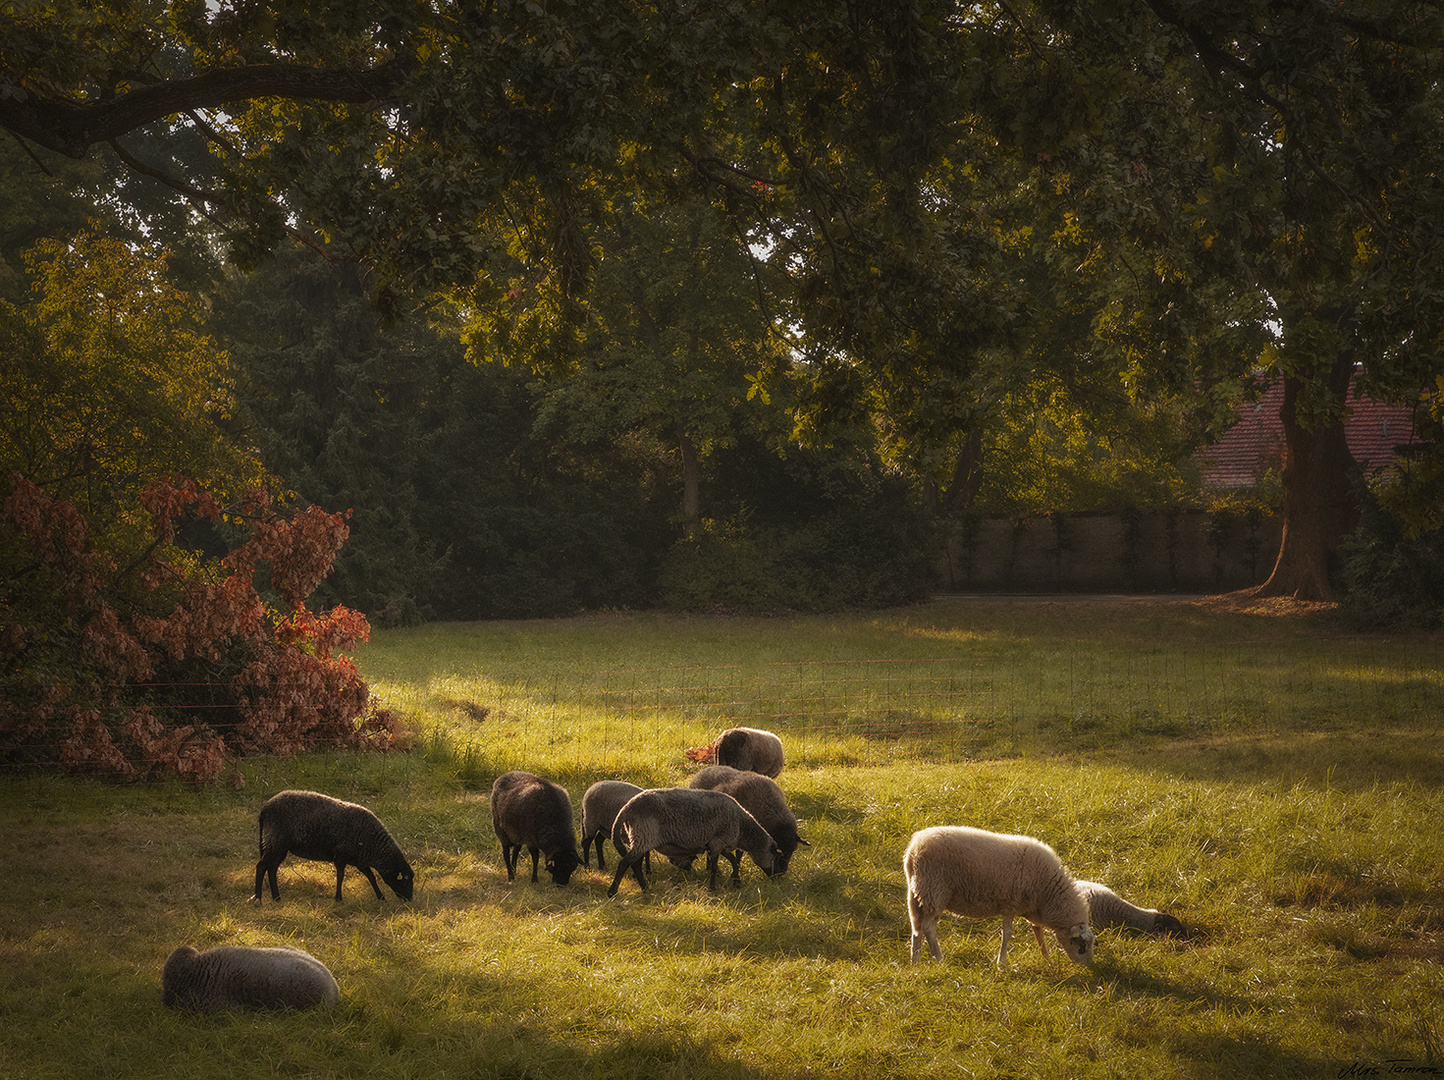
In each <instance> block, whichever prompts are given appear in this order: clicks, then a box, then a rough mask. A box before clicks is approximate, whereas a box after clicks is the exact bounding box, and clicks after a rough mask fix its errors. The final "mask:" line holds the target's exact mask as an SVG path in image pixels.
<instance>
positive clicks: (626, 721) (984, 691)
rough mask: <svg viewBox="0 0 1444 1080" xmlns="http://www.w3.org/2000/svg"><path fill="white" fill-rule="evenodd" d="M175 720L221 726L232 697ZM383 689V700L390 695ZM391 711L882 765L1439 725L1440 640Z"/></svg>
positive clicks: (583, 672)
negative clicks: (736, 738) (1010, 750)
mask: <svg viewBox="0 0 1444 1080" xmlns="http://www.w3.org/2000/svg"><path fill="white" fill-rule="evenodd" d="M189 689H190V690H191V691H192V692H193V693H192V697H193V700H195V702H196V704H195V705H194V706H193V707H191V708H189V709H188V710H186V711H185V712H184V714H183V715H178V716H177V717H175V718H174V719H176V720H177V722H180V723H188V724H204V723H207V722H209V723H211V724H212V725H213V726H220V725H224V724H225V723H227V722H229V721H228V716H229V715H230V714H229V713H228V712H227V707H226V706H225V705H223V704H219V703H218V704H214V705H209V704H206V702H205V700H204V699H205V695H204V692H203V691H204V688H199V689H197V688H195V687H191V688H189ZM383 699H384V698H383ZM386 703H387V704H388V705H396V706H399V707H400V708H401V710H402V712H403V713H404V714H405V715H406V718H407V722H408V723H410V724H412V725H413V726H414V727H416V728H418V729H420V732H421V736H422V738H421V743H422V751H423V756H424V754H425V753H426V752H427V751H428V750H435V751H437V752H440V753H445V754H448V755H452V756H460V757H462V758H469V759H470V760H472V762H473V764H474V771H476V772H477V773H478V774H480V773H484V772H491V773H494V772H496V771H500V770H503V769H506V768H527V767H543V766H545V765H547V764H549V763H550V764H560V765H561V766H562V767H567V768H571V769H574V770H583V769H594V770H606V769H609V768H612V769H621V768H623V767H624V766H628V765H633V764H635V762H637V761H638V760H639V759H645V758H647V757H649V756H650V757H653V758H655V757H656V756H657V754H656V749H657V748H658V747H663V748H666V755H667V758H668V760H669V761H673V762H677V761H680V760H681V755H682V752H683V751H684V750H685V749H686V748H687V747H689V746H698V745H703V744H706V743H707V742H709V741H710V740H711V739H712V738H713V737H715V736H716V735H717V734H718V733H720V732H721V731H723V730H724V729H726V728H729V727H760V728H768V729H772V730H776V731H777V732H778V733H779V734H781V735H782V736H783V737H784V739H785V741H786V744H787V754H788V760H789V763H790V764H792V765H797V766H807V765H827V764H858V765H868V764H883V763H888V762H894V761H898V760H938V759H951V758H961V757H966V756H969V755H972V754H975V753H980V752H986V751H988V750H990V749H991V750H997V749H999V748H1000V747H1006V746H1008V745H1009V744H1013V745H1017V744H1019V743H1021V742H1022V741H1024V740H1029V739H1039V738H1046V737H1048V736H1049V735H1050V733H1054V732H1064V733H1067V734H1070V735H1072V736H1086V735H1087V733H1088V732H1090V731H1097V732H1098V733H1099V734H1100V737H1102V736H1103V735H1105V734H1106V735H1107V736H1108V737H1113V738H1128V737H1130V736H1133V735H1139V736H1144V735H1161V736H1179V737H1187V736H1194V735H1202V734H1209V733H1221V732H1236V731H1243V730H1248V731H1260V732H1269V731H1288V730H1296V731H1319V730H1330V729H1340V728H1348V727H1351V726H1352V727H1360V726H1366V727H1368V728H1370V729H1376V730H1377V729H1379V728H1386V727H1389V726H1401V727H1405V726H1406V727H1411V728H1417V727H1420V726H1431V725H1433V724H1434V723H1436V722H1437V721H1438V720H1439V719H1440V717H1444V638H1440V637H1438V636H1434V637H1412V638H1409V639H1403V640H1400V641H1390V640H1387V639H1380V638H1352V639H1340V640H1338V641H1335V642H1329V643H1326V644H1325V645H1324V646H1323V647H1321V646H1320V644H1319V643H1318V642H1317V641H1308V642H1304V641H1301V642H1298V643H1287V642H1285V643H1280V642H1278V641H1271V642H1255V641H1232V642H1223V643H1189V644H1186V645H1184V646H1182V647H1180V646H1178V645H1177V644H1176V643H1170V644H1167V645H1164V644H1160V645H1159V646H1158V647H1156V648H1142V649H1139V648H1133V649H1121V648H1119V649H1113V650H1098V649H1093V650H1088V651H1086V652H1085V651H1078V652H1069V651H1064V650H1058V651H1054V652H1042V651H1037V650H1028V649H1017V650H1015V651H1012V652H996V653H989V654H978V655H956V656H940V655H935V656H929V657H920V658H906V659H876V658H855V659H827V660H798V661H779V662H768V663H729V664H716V665H696V666H654V667H614V668H598V669H589V668H586V667H583V666H580V665H577V666H568V667H565V668H558V669H557V670H555V671H551V672H549V673H546V674H540V675H539V674H538V673H537V672H536V671H535V670H525V671H522V670H519V671H515V672H508V671H506V670H487V669H486V668H485V665H482V667H481V668H479V669H478V670H477V671H476V672H475V673H473V674H472V675H466V676H456V677H452V678H448V679H435V680H433V682H432V684H431V685H430V686H429V687H423V688H418V689H416V691H415V695H414V697H412V698H411V699H409V700H407V701H405V702H398V703H393V702H389V701H388V702H386ZM62 738H63V735H62V734H57V738H56V739H55V741H54V742H46V743H35V742H33V741H32V742H31V743H30V744H29V745H28V746H27V749H26V753H25V755H24V756H23V757H19V756H16V755H11V754H8V753H7V750H6V747H5V745H4V733H3V732H0V776H4V775H15V774H18V773H20V772H24V771H32V770H34V769H35V768H56V767H58V766H59V765H60V762H61V756H62V755H61V748H62Z"/></svg>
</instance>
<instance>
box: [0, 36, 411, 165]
mask: <svg viewBox="0 0 1444 1080" xmlns="http://www.w3.org/2000/svg"><path fill="white" fill-rule="evenodd" d="M414 67H415V62H414V61H413V60H412V59H411V58H410V57H398V58H397V59H395V60H391V61H389V62H387V63H385V64H382V65H381V66H380V67H376V68H369V69H347V68H337V69H331V68H312V67H306V66H304V65H301V64H251V65H248V66H246V67H242V68H232V69H228V70H224V71H209V72H206V73H205V74H204V75H194V76H191V77H189V78H184V79H174V80H171V81H168V82H162V83H156V84H153V85H150V86H142V87H139V88H137V89H135V90H131V91H128V92H127V93H124V94H120V95H117V96H116V97H112V98H105V99H97V100H95V101H87V102H83V103H77V102H74V101H68V100H63V99H45V98H39V97H35V96H33V95H30V96H26V97H24V98H17V97H13V96H12V97H6V98H3V99H0V127H4V128H7V129H8V130H10V131H12V132H14V133H15V134H16V135H19V136H20V137H22V138H24V139H28V140H30V141H31V142H33V143H35V144H36V145H38V146H43V147H45V148H46V149H48V150H54V151H55V152H57V153H60V154H65V155H67V156H69V157H74V158H79V157H84V156H85V153H86V151H87V150H89V149H90V148H91V147H92V146H95V145H96V144H97V143H107V142H110V141H111V140H112V139H115V138H118V137H119V136H121V135H124V134H125V133H127V132H129V131H134V130H135V129H136V128H139V127H144V126H145V125H146V124H149V123H153V122H154V121H156V120H162V119H164V118H165V117H167V116H174V115H176V114H178V113H185V112H188V111H191V110H195V109H214V108H221V107H224V106H227V105H233V104H235V103H237V102H244V101H254V100H257V99H262V98H279V99H283V100H289V101H327V102H343V103H350V104H359V105H366V104H372V103H375V104H380V103H382V102H384V101H386V100H388V99H390V98H391V97H393V96H394V95H395V93H396V91H397V90H398V89H399V88H400V87H401V85H402V83H403V82H404V81H405V79H406V77H407V76H408V75H409V74H410V73H411V71H412V70H413V68H414Z"/></svg>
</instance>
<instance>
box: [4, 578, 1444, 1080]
mask: <svg viewBox="0 0 1444 1080" xmlns="http://www.w3.org/2000/svg"><path fill="white" fill-rule="evenodd" d="M1441 661H1444V640H1441V639H1439V638H1438V637H1429V636H1424V635H1417V636H1382V635H1363V636H1361V635H1356V634H1352V633H1350V632H1348V631H1346V630H1344V629H1343V628H1341V627H1339V626H1338V625H1337V624H1336V623H1334V622H1333V621H1332V616H1331V615H1330V614H1329V613H1328V612H1324V611H1319V612H1313V613H1288V614H1279V613H1277V612H1275V611H1272V610H1258V611H1250V610H1239V609H1237V608H1236V607H1232V606H1229V605H1225V604H1216V603H1210V602H1198V601H1191V600H1187V599H1156V600H1155V599H1145V600H1131V601H1111V600H1103V599H1090V600H1077V601H1072V600H1059V599H1054V600H1045V599H1037V600H1027V599H1009V598H988V599H971V598H951V599H943V600H938V601H935V602H932V603H929V604H924V605H919V606H917V607H913V608H906V609H900V610H894V611H886V612H874V613H866V614H855V615H846V616H830V617H796V618H778V619H742V618H726V617H696V616H693V617H685V616H665V615H652V614H634V613H615V614H598V615H591V616H586V617H580V618H577V619H571V620H559V621H548V622H541V621H535V622H532V621H528V622H499V623H485V624H466V625H459V624H453V625H429V626H423V627H419V628H414V629H407V630H395V631H384V632H377V633H375V634H374V635H373V638H372V641H371V642H370V643H369V644H368V645H366V646H365V647H364V648H363V649H362V651H361V653H360V655H359V657H358V662H359V664H360V666H361V669H362V671H363V673H364V674H365V675H366V676H367V677H368V679H369V680H370V681H371V683H372V688H373V691H374V692H376V693H377V694H378V695H379V696H380V697H381V698H382V699H383V700H384V701H385V702H386V703H387V704H388V705H389V706H390V707H391V708H392V709H394V710H395V711H396V712H397V713H398V714H399V715H400V716H401V717H402V718H403V720H404V722H405V723H406V725H407V727H408V728H409V730H410V732H411V734H412V744H413V745H412V749H411V751H410V752H409V753H406V754H398V755H390V756H385V757H380V756H374V757H366V758H357V757H354V756H347V755H337V754H317V755H308V756H304V757H300V758H286V759H276V758H267V759H255V760H243V761H240V762H238V763H237V769H236V772H235V773H234V774H233V775H232V777H231V778H230V781H229V782H226V783H221V784H217V785H215V786H212V787H208V788H204V789H200V790H196V789H193V788H189V787H186V786H183V785H179V784H163V785H155V786H144V787H119V786H111V785H105V784H99V783H91V782H81V781H73V780H67V779H62V778H57V777H54V776H36V775H33V774H25V775H18V776H10V777H4V778H0V822H3V823H4V826H5V829H4V832H5V837H6V839H7V842H8V845H9V850H10V855H9V857H8V858H7V860H6V867H7V870H8V873H7V874H6V879H7V880H6V882H5V887H4V889H3V890H0V1076H3V1077H11V1076H14V1077H26V1078H27V1080H40V1078H50V1077H54V1078H62V1077H63V1078H67V1080H68V1078H71V1077H75V1076H84V1075H106V1076H109V1077H116V1078H128V1077H145V1078H148V1080H149V1078H153V1077H155V1076H157V1075H161V1076H171V1075H174V1076H186V1077H195V1078H202V1080H206V1078H216V1080H220V1078H222V1077H225V1078H227V1080H236V1078H244V1077H260V1076H307V1077H311V1076H315V1077H330V1076H334V1077H372V1076H374V1077H387V1078H397V1077H458V1078H461V1077H498V1078H500V1077H518V1078H519V1077H533V1078H548V1077H565V1078H569V1080H570V1078H575V1077H656V1078H663V1077H676V1078H679V1080H680V1078H687V1080H693V1078H698V1077H729V1078H752V1077H803V1076H856V1077H919V1078H922V1077H927V1078H934V1077H945V1076H946V1077H951V1076H960V1077H967V1076H979V1077H1047V1078H1058V1077H1120V1078H1122V1077H1128V1078H1135V1077H1142V1076H1146V1077H1150V1078H1199V1080H1203V1078H1209V1080H1212V1078H1216V1077H1230V1078H1240V1077H1269V1078H1273V1077H1326V1076H1327V1077H1335V1076H1341V1075H1386V1074H1388V1075H1402V1074H1403V1073H1405V1072H1412V1073H1414V1074H1416V1075H1417V1074H1419V1073H1421V1072H1433V1073H1436V1074H1437V1073H1438V1072H1440V1071H1441V1070H1444V968H1441V962H1444V830H1441V829H1440V827H1439V822H1440V821H1441V820H1444V797H1441V784H1444V755H1441V753H1440V751H1439V748H1438V744H1437V739H1438V729H1439V724H1438V719H1439V717H1440V715H1441V712H1444V663H1441ZM731 721H736V722H745V723H748V724H751V725H752V726H759V727H770V728H773V729H774V730H776V731H778V733H779V734H780V735H782V737H783V739H784V741H785V742H786V743H787V746H788V753H789V762H788V767H787V768H786V769H785V770H784V772H783V773H782V775H781V776H780V777H779V782H780V783H781V784H782V786H783V789H784V790H785V792H786V793H787V795H788V798H789V801H790V802H791V804H792V807H793V809H794V810H795V811H796V812H797V814H798V816H799V817H800V818H801V819H802V821H803V825H802V833H803V835H804V837H806V838H807V839H808V840H809V841H810V842H811V845H812V846H811V847H810V848H803V849H801V850H800V851H799V853H798V854H797V856H796V857H795V858H794V859H793V862H792V868H791V870H790V871H789V872H788V874H786V875H785V876H782V877H779V878H776V879H767V878H765V877H764V876H763V874H762V873H761V872H760V871H759V870H758V869H757V868H756V867H755V866H753V865H752V864H751V862H750V861H744V865H743V871H742V876H743V884H742V886H741V888H733V887H730V886H723V887H722V888H719V890H718V891H717V892H716V893H712V892H709V891H708V889H707V887H706V880H705V875H703V874H700V873H694V874H693V875H692V876H691V877H683V876H682V875H681V874H680V873H679V872H677V871H675V870H674V869H673V868H672V867H670V866H668V865H666V864H665V863H664V862H659V863H658V865H657V868H656V873H655V874H654V875H653V877H652V880H651V885H652V888H651V889H650V890H649V892H648V893H646V894H642V893H641V892H640V891H639V890H638V889H637V886H636V884H635V882H634V881H632V880H631V879H630V878H628V880H626V881H624V882H623V883H622V885H621V890H620V892H619V894H618V896H617V897H616V898H615V899H612V900H608V899H607V898H606V895H605V893H606V889H607V886H608V885H609V884H610V881H611V874H610V868H611V867H612V866H614V860H615V854H614V852H613V850H612V849H611V846H610V845H608V846H607V851H606V857H607V865H608V868H609V870H608V872H606V873H603V872H601V871H599V870H598V869H597V868H596V867H595V865H594V866H593V867H592V868H591V869H590V870H588V869H583V870H580V871H578V873H577V874H576V875H575V876H574V877H573V879H572V882H571V884H570V885H569V886H568V887H566V888H556V887H554V886H552V885H551V884H550V883H549V881H548V879H547V877H546V875H545V873H543V875H542V881H541V883H539V884H532V883H531V882H530V880H529V876H530V874H529V869H530V860H529V859H527V858H525V857H524V858H523V862H522V865H523V866H524V867H526V869H527V872H526V873H525V874H522V873H519V874H518V880H517V881H516V882H515V883H509V882H508V881H507V880H506V873H505V870H504V868H503V866H502V862H501V858H500V849H499V845H498V843H497V841H496V839H495V837H494V835H493V834H492V831H491V822H490V816H489V811H488V807H487V793H488V789H489V787H490V784H491V781H492V780H493V779H494V778H495V777H496V776H497V775H498V774H500V773H501V772H504V771H506V770H508V769H512V768H526V769H529V770H532V771H535V772H540V773H543V774H545V775H548V776H551V777H553V778H554V779H557V780H559V781H560V782H562V783H563V784H565V785H566V786H567V788H568V789H569V790H570V792H571V795H572V800H573V804H574V806H576V808H577V811H578V816H579V815H580V801H581V795H582V792H583V791H584V790H585V789H586V787H587V785H588V784H590V783H591V782H592V781H594V780H597V779H603V778H610V777H616V778H625V779H631V780H633V781H634V782H636V783H639V784H642V785H644V786H656V785H665V784H680V783H685V782H686V779H687V776H688V775H689V773H690V771H691V769H692V768H695V766H692V765H690V764H689V763H688V762H687V761H686V759H685V757H684V753H683V752H684V750H685V749H686V747H688V746H694V745H698V744H701V743H704V742H706V741H708V740H709V739H710V737H711V736H712V735H713V734H715V733H716V731H717V730H720V728H721V727H723V726H727V725H728V724H729V722H731ZM287 787H310V788H315V789H318V790H323V791H326V792H329V793H331V794H334V795H337V796H339V797H343V798H349V799H354V800H356V801H359V802H363V803H365V804H366V805H368V806H370V807H372V809H374V810H375V811H376V812H377V813H378V814H379V815H380V817H381V818H382V820H384V821H385V822H386V823H387V824H388V826H389V827H390V828H391V831H392V832H393V834H394V835H395V836H396V838H397V839H398V841H399V842H400V843H401V845H402V847H403V848H404V849H405V851H406V853H407V855H408V857H409V858H410V860H411V862H412V864H413V866H414V867H415V868H416V871H417V882H416V896H415V899H414V901H413V902H411V903H403V902H400V901H398V900H397V899H396V898H395V897H394V896H391V895H390V894H389V893H388V895H387V898H386V899H385V900H382V901H378V900H377V899H376V898H375V896H374V895H373V894H372V892H371V890H370V887H369V886H368V885H367V884H366V882H365V880H364V879H363V878H361V877H360V876H359V875H357V874H356V873H355V872H354V871H351V872H349V873H348V874H347V878H346V887H345V899H344V900H343V901H342V902H341V903H339V904H337V903H335V902H333V900H332V898H331V897H332V890H333V886H334V876H333V871H332V870H331V868H330V867H329V866H328V865H323V864H319V863H305V862H298V861H296V860H294V859H290V860H287V861H286V862H285V863H283V864H282V866H281V870H280V888H281V903H279V904H272V903H271V902H270V901H269V899H267V901H266V902H265V903H264V904H262V905H259V906H255V905H251V904H249V903H248V902H247V898H248V897H249V896H250V893H251V888H252V885H253V881H254V866H255V858H256V811H257V809H258V808H259V806H260V804H261V803H262V802H263V801H264V800H265V798H266V797H268V796H269V795H271V794H273V793H274V792H276V791H278V790H281V789H283V788H287ZM933 824H973V825H978V826H982V827H985V828H992V829H998V830H1002V831H1009V832H1024V833H1029V834H1032V835H1035V836H1038V837H1041V838H1042V839H1044V840H1046V841H1047V842H1048V843H1050V844H1051V845H1052V846H1053V847H1054V848H1055V849H1056V850H1057V851H1058V852H1059V854H1060V855H1061V856H1062V857H1063V859H1064V861H1065V862H1067V863H1068V865H1069V866H1070V868H1071V869H1072V870H1073V871H1074V872H1075V873H1076V874H1077V875H1078V876H1080V877H1087V878H1092V879H1094V880H1100V881H1104V882H1106V883H1108V884H1109V885H1111V886H1113V887H1114V888H1115V889H1116V890H1117V891H1118V892H1120V893H1121V894H1122V895H1124V896H1125V897H1127V898H1129V899H1131V900H1133V901H1134V902H1136V903H1139V904H1141V905H1143V906H1146V907H1158V908H1160V909H1163V910H1167V911H1169V912H1171V913H1173V914H1174V915H1176V916H1178V917H1179V918H1180V919H1181V920H1182V921H1183V922H1184V924H1185V925H1186V926H1187V927H1188V928H1189V930H1190V931H1191V935H1192V936H1191V937H1190V939H1189V940H1187V941H1176V940H1153V939H1150V938H1146V937H1138V936H1130V935H1126V934H1121V933H1118V932H1116V931H1105V932H1103V933H1101V934H1100V939H1099V944H1098V949H1097V959H1096V961H1095V963H1094V964H1093V965H1092V966H1091V967H1088V968H1084V967H1081V966H1077V965H1073V964H1071V963H1070V962H1069V961H1068V960H1067V959H1066V958H1065V957H1064V956H1062V955H1061V953H1059V952H1058V951H1057V950H1056V949H1055V950H1052V951H1051V952H1050V955H1049V956H1048V957H1047V958H1046V959H1045V958H1044V957H1043V956H1042V955H1040V953H1039V951H1038V949H1037V947H1036V945H1035V943H1034V942H1033V940H1032V935H1031V934H1029V933H1027V932H1026V928H1025V927H1024V926H1023V924H1021V923H1020V924H1019V925H1018V926H1017V927H1015V932H1014V939H1013V945H1012V947H1011V949H1010V952H1009V966H1008V968H1007V969H1006V970H1002V971H1000V970H998V969H997V968H996V967H995V966H994V963H993V958H994V956H995V954H996V952H997V945H998V933H999V930H1000V924H999V923H998V922H997V921H996V920H989V921H980V920H965V919H952V918H948V919H945V920H944V921H943V923H942V924H941V926H940V930H939V936H940V940H941V944H942V948H943V952H944V956H945V959H944V962H943V963H941V964H938V963H935V962H932V961H927V962H925V963H920V964H918V965H912V964H910V963H909V962H908V959H909V947H908V923H907V915H906V910H905V906H904V900H903V880H902V872H901V865H900V864H901V856H902V851H903V848H904V846H905V845H906V843H907V840H908V838H909V837H910V836H911V834H912V833H913V832H914V831H915V830H917V829H919V828H922V827H925V826H927V825H933ZM186 942H189V943H192V944H195V945H197V946H199V947H202V948H204V947H209V946H212V945H217V944H222V943H231V944H252V945H272V944H293V945H296V946H299V947H302V948H305V949H306V950H308V951H309V952H311V953H313V954H314V955H315V956H317V957H318V958H319V959H321V960H322V961H323V962H324V963H325V964H326V965H327V966H328V967H330V969H331V970H332V972H333V973H334V974H335V975H336V978H337V980H338V982H339V983H340V985H341V993H342V1001H341V1004H340V1006H339V1007H338V1008H336V1009H335V1010H332V1011H330V1012H326V1013H309V1014H306V1013H297V1014H273V1015H244V1014H227V1015H219V1016H196V1015H188V1014H184V1013H176V1012H172V1011H170V1010H167V1009H165V1008H163V1007H162V1006H161V1004H160V992H159V985H160V969H161V965H162V963H163V962H164V960H165V957H166V955H167V954H168V953H169V951H170V950H171V949H172V948H173V947H174V946H176V945H178V944H182V943H186ZM1351 1070H1352V1071H1351ZM1367 1070H1377V1071H1375V1072H1368V1071H1367Z"/></svg>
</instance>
